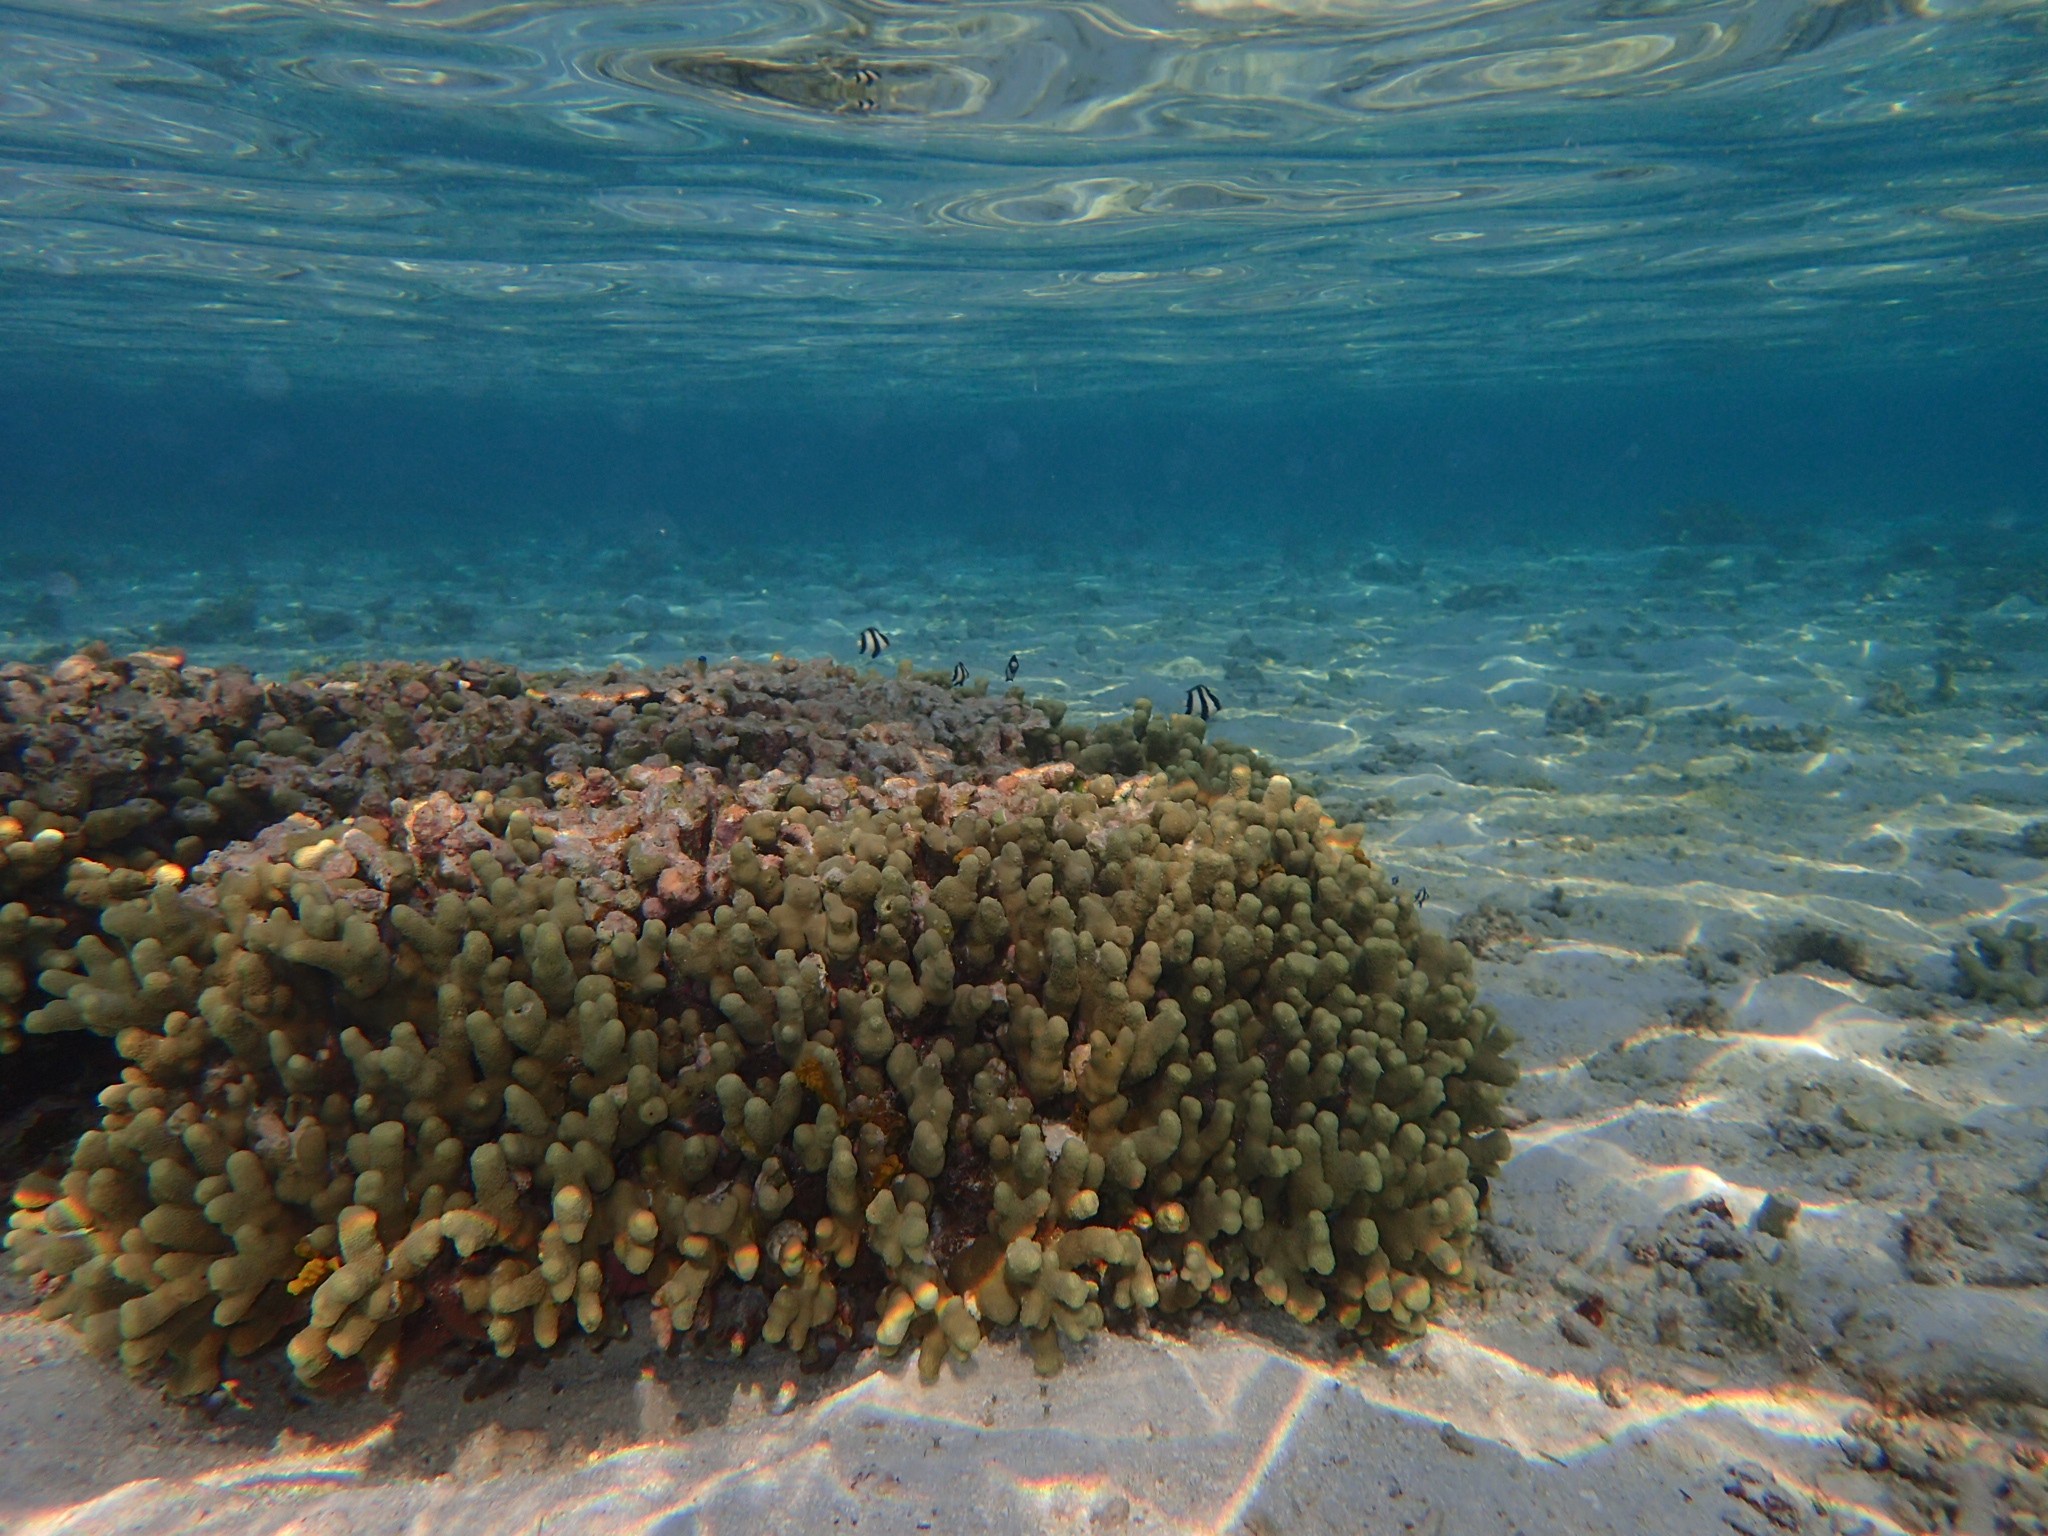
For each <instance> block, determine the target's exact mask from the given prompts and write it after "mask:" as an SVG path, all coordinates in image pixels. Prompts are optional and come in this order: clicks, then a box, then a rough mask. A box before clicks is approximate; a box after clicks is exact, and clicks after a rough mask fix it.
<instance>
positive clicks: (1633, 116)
mask: <svg viewBox="0 0 2048 1536" xmlns="http://www.w3.org/2000/svg"><path fill="white" fill-rule="evenodd" d="M2044 104H2048V7H2044V6H2043V5H2041V4H2039V3H2029V0H1920V3H1909V0H1836V3H1814V0H1756V3H1742V0H1700V3H1679V0H1526V3H1487V0H1407V3H1385V0H1177V3H1176V0H1134V3H1124V4H1116V5H1099V4H1067V3H1055V0H1013V3H998V4H991V3H980V0H959V3H932V0H895V3H858V4H854V3H843V0H832V3H827V0H816V3H803V4H798V3H788V4H781V3H765V0H761V3H753V0H750V3H733V4H726V3H693V4H676V3H645V4H619V3H590V4H575V3H558V4H501V3H484V0H428V3H414V4H387V3H379V0H354V3H340V0H256V3H236V4H213V3H201V0H92V3H85V0H44V3H28V4H6V5H0V455H4V462H5V466H6V469H5V473H4V475H0V518H4V519H6V520H7V523H8V525H9V527H10V528H13V527H16V526H17V525H21V524H24V523H25V524H27V525H29V526H34V525H36V524H38V523H41V522H43V521H44V520H47V519H53V518H54V519H62V520H63V526H64V527H65V528H69V529H72V530H83V529H86V528H105V529H109V530H112V531H114V532H117V533H134V534H136V535H137V536H147V534H148V533H149V531H151V530H167V529H172V528H176V529H179V530H181V531H180V532H179V533H178V535H177V537H179V538H184V539H188V540H189V534H188V533H186V532H184V531H182V530H187V529H189V528H191V527H194V526H197V527H200V528H208V529H212V530H214V532H215V535H216V537H218V538H227V537H234V538H242V537H250V538H256V537H260V536H262V535H264V534H265V533H266V532H268V533H272V534H274V533H276V532H277V531H278V530H280V529H283V530H287V531H289V532H290V533H291V534H292V536H294V537H303V536H308V535H309V534H311V533H312V532H314V531H319V532H321V533H326V534H332V533H334V532H336V531H337V530H342V531H343V532H344V533H347V532H354V533H358V534H376V535H377V536H380V537H381V536H382V531H386V530H396V531H411V532H413V533H417V532H418V530H419V529H420V527H421V526H422V524H421V521H420V520H421V519H422V518H434V519H440V520H442V521H441V526H442V527H444V528H449V529H458V530H465V531H467V533H469V534H473V533H474V530H475V529H476V528H477V527H478V526H479V525H480V524H481V525H487V526H494V527H499V528H504V527H507V526H520V525H524V526H542V527H554V528H558V529H561V530H563V531H565V532H567V531H570V530H574V531H577V532H578V533H579V534H580V535H583V536H596V534H597V533H598V531H599V530H600V529H601V528H603V527H606V526H609V527H610V528H612V529H613V530H614V531H615V532H616V531H617V530H619V529H620V528H621V527H622V526H625V527H626V531H625V532H624V533H619V534H618V536H619V537H630V526H627V525H630V523H631V520H632V518H634V517H637V516H640V515H642V514H650V515H654V516H656V517H657V518H660V517H684V518H688V519H691V520H693V521H694V522H695V523H696V524H697V525H698V526H700V527H701V528H702V529H703V531H704V532H705V534H706V536H711V535H713V534H715V533H716V532H718V531H719V530H720V529H721V528H723V529H724V530H725V531H727V532H730V531H731V530H732V528H734V527H736V526H740V525H745V526H751V527H756V528H784V527H788V526H792V525H794V524H796V523H798V522H803V521H805V520H810V521H811V522H812V523H823V524H830V525H832V526H834V527H836V528H838V529H839V530H840V531H841V532H842V533H843V534H845V535H846V536H849V537H854V538H859V537H862V536H865V535H868V534H871V535H873V536H874V537H876V538H878V539H882V540H890V539H894V538H896V537H898V536H900V535H901V534H902V533H903V532H904V531H905V530H907V529H910V528H912V527H916V528H919V529H928V528H930V527H932V526H934V525H937V526H942V527H948V528H951V529H954V530H956V531H959V532H962V533H964V534H965V535H966V536H968V537H969V538H972V537H975V536H986V537H988V538H990V539H1001V538H1022V539H1025V540H1029V539H1033V538H1047V537H1052V536H1055V535H1057V536H1058V537H1062V538H1065V537H1069V536H1070V535H1072V534H1074V533H1080V534H1084V535H1087V534H1092V535H1095V536H1101V535H1102V534H1104V533H1105V532H1106V531H1107V530H1109V529H1112V528H1114V529H1117V530H1120V531H1121V533H1122V534H1123V535H1124V536H1127V537H1129V538H1132V539H1137V540H1144V539H1147V538H1157V537H1159V536H1160V535H1161V534H1162V533H1166V532H1171V533H1172V534H1173V535H1175V536H1177V537H1188V536H1193V537H1196V538H1202V537H1210V536H1220V535H1222V534H1224V533H1227V532H1228V531H1230V530H1231V529H1232V528H1233V527H1237V526H1239V525H1241V524H1242V522H1243V520H1245V519H1247V518H1250V519H1254V520H1256V521H1258V522H1259V523H1261V524H1265V525H1271V524H1273V523H1275V522H1276V521H1278V522H1284V523H1287V524H1289V525H1290V526H1294V527H1297V528H1300V529H1302V530H1305V531H1306V533H1307V534H1309V535H1313V534H1314V533H1315V532H1316V531H1318V530H1321V529H1330V530H1335V531H1338V532H1349V533H1353V534H1356V533H1358V532H1359V531H1360V530H1361V529H1362V528H1367V527H1370V528H1371V529H1375V530H1380V531H1385V532H1394V531H1400V532H1402V533H1403V534H1404V535H1405V536H1409V537H1413V538H1417V539H1425V540H1426V539H1447V538H1450V539H1455V538H1463V537H1468V536H1469V537H1479V538H1486V539H1492V538H1499V537H1503V536H1512V537H1515V538H1518V539H1522V540H1530V539H1533V540H1535V541H1536V542H1538V543H1546V542H1547V543H1559V542H1572V541H1584V540H1588V539H1591V540H1595V541H1597V540H1600V539H1603V538H1608V537H1615V536H1625V535H1627V534H1628V532H1629V530H1631V529H1632V528H1634V527H1635V526H1636V525H1637V524H1638V523H1639V522H1640V520H1641V519H1642V517H1643V516H1644V515H1645V514H1646V513H1647V512H1648V511H1649V509H1651V508H1652V507H1654V506H1657V505H1660V504H1670V503H1684V502H1687V501H1689V500H1691V501H1698V500H1702V499H1723V500H1726V501H1728V502H1729V503H1731V504H1734V505H1739V506H1741V507H1742V508H1744V509H1746V511H1747V512H1748V514H1749V515H1751V516H1761V517H1766V518H1786V517H1791V518H1799V519H1820V520H1823V521H1840V520H1844V519H1847V520H1849V521H1851V522H1855V521H1857V520H1863V519H1870V518H1884V517H1891V516H1900V517H1904V516H1921V517H1924V516H1926V515H1928V514H1929V513H1930V512H1939V513H1943V514H1952V515H1953V516H1954V517H1955V518H1957V519H1958V520H1961V521H1969V520H1973V519H1981V518H1985V517H2003V518H2005V519H2007V521H2008V522H2011V521H2012V520H2014V519H2018V520H2020V521H2023V522H2024V521H2027V520H2030V519H2032V518H2033V517H2034V516H2036V515H2037V514H2038V511H2039V505H2040V502H2039V498H2040V487H2041V485H2042V484H2043V482H2044V474H2043V471H2044V468H2048V460H2044V449H2043V448H2042V446H2041V444H2042V441H2043V440H2044V439H2048V433H2044V432H2042V431H2041V430H2040V425H2039V423H2040V417H2041V405H2042V402H2043V399H2044V391H2043V389H2042V384H2043V380H2044V369H2043V366H2042V363H2043V356H2042V342H2043V338H2044V334H2048V271H2044V239H2048V113H2044ZM622 519H624V520H625V523H624V524H622V522H621V520H622ZM229 530H233V532H232V533H230V532H229ZM62 537H63V533H62V531H61V530H55V531H53V533H52V534H51V535H50V536H49V537H46V538H35V537H27V536H24V535H22V534H20V533H16V534H14V535H13V536H12V537H11V538H10V540H9V542H10V544H11V545H12V546H13V547H14V548H16V549H17V550H20V551H24V552H26V551H28V550H30V549H37V548H42V549H46V548H47V546H48V544H49V543H50V542H52V540H61V539H62ZM60 563H62V562H60Z"/></svg>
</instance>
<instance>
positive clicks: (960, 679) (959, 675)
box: [953, 661, 967, 688]
mask: <svg viewBox="0 0 2048 1536" xmlns="http://www.w3.org/2000/svg"><path fill="white" fill-rule="evenodd" d="M953 686H954V687H955V688H965V687H966V686H967V663H966V662H964V661H956V662H954V663H953Z"/></svg>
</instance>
